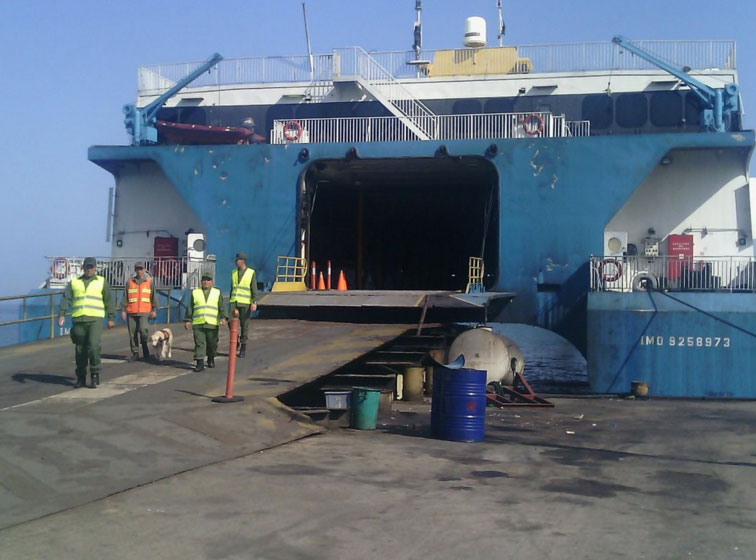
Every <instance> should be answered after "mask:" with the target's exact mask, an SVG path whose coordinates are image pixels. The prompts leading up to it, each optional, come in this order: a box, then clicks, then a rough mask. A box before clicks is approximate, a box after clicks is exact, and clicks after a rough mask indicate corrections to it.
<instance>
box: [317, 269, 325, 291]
mask: <svg viewBox="0 0 756 560" xmlns="http://www.w3.org/2000/svg"><path fill="white" fill-rule="evenodd" d="M318 290H325V281H324V280H323V273H322V272H321V273H320V277H319V278H318Z"/></svg>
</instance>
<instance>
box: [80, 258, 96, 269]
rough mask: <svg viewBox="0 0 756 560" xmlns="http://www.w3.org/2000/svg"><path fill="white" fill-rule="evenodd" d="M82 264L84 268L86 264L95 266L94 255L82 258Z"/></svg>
mask: <svg viewBox="0 0 756 560" xmlns="http://www.w3.org/2000/svg"><path fill="white" fill-rule="evenodd" d="M83 266H84V268H87V267H88V266H97V259H95V258H94V257H87V258H86V259H84V263H83Z"/></svg>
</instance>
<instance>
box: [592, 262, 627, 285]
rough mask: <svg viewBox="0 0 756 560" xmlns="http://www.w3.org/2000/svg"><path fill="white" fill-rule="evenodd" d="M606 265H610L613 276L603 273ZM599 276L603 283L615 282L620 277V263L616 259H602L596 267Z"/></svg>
mask: <svg viewBox="0 0 756 560" xmlns="http://www.w3.org/2000/svg"><path fill="white" fill-rule="evenodd" d="M606 265H612V266H613V267H614V274H608V273H605V272H604V267H605V266H606ZM598 272H599V276H600V277H601V279H602V280H603V281H604V282H615V281H617V280H619V277H620V276H622V263H621V262H619V261H618V260H617V259H604V260H603V261H601V264H599V267H598Z"/></svg>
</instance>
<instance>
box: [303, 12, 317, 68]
mask: <svg viewBox="0 0 756 560" xmlns="http://www.w3.org/2000/svg"><path fill="white" fill-rule="evenodd" d="M302 15H303V16H304V25H305V38H306V39H307V57H308V58H309V59H310V81H312V80H314V79H315V68H314V66H315V65H314V63H313V60H312V49H311V48H310V29H309V28H308V27H307V7H306V6H305V3H304V2H302Z"/></svg>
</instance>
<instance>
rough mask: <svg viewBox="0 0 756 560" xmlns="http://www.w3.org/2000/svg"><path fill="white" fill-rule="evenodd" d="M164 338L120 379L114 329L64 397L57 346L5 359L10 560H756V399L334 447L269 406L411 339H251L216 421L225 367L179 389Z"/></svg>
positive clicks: (2, 514)
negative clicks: (82, 379) (96, 368)
mask: <svg viewBox="0 0 756 560" xmlns="http://www.w3.org/2000/svg"><path fill="white" fill-rule="evenodd" d="M170 328H172V329H173V331H174V336H175V340H174V347H173V359H172V361H169V362H164V363H162V364H153V363H146V362H134V363H127V362H126V361H125V358H126V357H127V356H128V355H129V349H128V341H127V335H126V331H125V329H122V328H121V329H114V330H112V331H107V332H105V333H104V334H103V357H104V362H105V363H104V364H103V371H102V384H101V386H100V388H98V389H77V390H73V389H71V386H72V385H73V381H74V375H73V347H72V345H71V343H70V341H69V340H68V339H67V338H59V339H55V340H52V341H44V342H38V343H35V344H29V345H20V346H15V347H10V348H4V349H2V350H0V542H2V557H3V559H4V560H15V559H21V558H37V559H44V558H56V559H59V558H98V557H102V555H103V554H104V553H105V551H107V556H108V557H109V558H114V559H131V558H146V557H154V558H161V559H172V558H176V559H178V558H224V559H236V558H239V559H241V558H264V559H268V558H270V559H284V558H285V559H295V558H302V559H304V558H349V557H354V554H355V551H360V552H359V556H360V557H361V558H406V559H410V558H424V557H430V558H440V559H446V558H449V559H452V558H461V557H469V558H480V557H488V556H494V555H496V556H499V557H530V556H533V555H536V554H538V555H539V557H542V558H553V559H559V558H566V557H571V558H581V559H604V558H607V557H616V558H633V559H637V558H688V557H692V558H728V559H730V558H735V559H739V558H744V559H745V558H752V557H753V556H754V552H755V551H756V531H755V530H754V529H755V528H756V508H755V507H754V506H753V504H754V503H756V485H755V484H754V482H756V460H755V459H754V457H756V440H755V439H754V437H753V435H754V429H753V426H754V425H756V403H754V402H752V401H728V402H722V401H702V400H668V399H653V398H651V399H648V400H637V399H628V398H625V396H621V395H618V396H608V397H593V396H582V397H560V396H558V395H550V396H549V398H550V400H552V401H553V402H554V403H555V405H556V406H555V407H554V408H553V409H548V410H534V409H488V411H487V413H486V428H485V429H486V437H485V441H484V442H482V443H476V444H469V443H468V444H463V443H455V442H448V441H440V440H436V439H431V438H430V434H429V418H430V404H429V403H428V402H427V401H426V402H420V403H404V402H394V403H393V405H392V407H391V410H390V411H389V413H387V414H383V415H381V417H380V418H379V423H378V428H377V429H376V430H375V431H359V430H351V429H327V428H325V427H323V426H322V425H318V424H315V423H313V422H312V421H311V420H310V418H309V417H307V416H305V415H303V414H300V413H298V412H297V411H295V410H293V409H291V408H288V407H286V406H284V405H283V404H281V403H280V402H279V401H278V399H277V398H276V397H277V396H278V395H281V394H284V393H286V392H289V391H291V390H293V389H295V388H297V387H300V386H303V385H305V384H307V383H311V382H313V381H314V380H316V379H319V378H320V377H322V376H324V375H326V374H328V373H330V372H332V371H335V370H337V369H339V368H340V367H342V366H343V365H344V364H347V363H349V362H352V361H354V360H355V359H357V358H358V357H360V356H363V355H365V354H367V353H369V352H371V351H374V350H375V349H376V348H378V347H379V346H381V345H383V344H384V343H386V342H388V341H390V340H393V339H395V338H397V337H400V336H401V335H402V334H403V333H404V332H405V331H406V330H407V326H406V325H404V326H401V325H357V324H337V323H323V322H307V321H293V320H286V321H283V320H281V321H279V320H266V321H254V322H253V324H252V327H251V329H250V340H249V344H248V347H247V356H246V357H245V358H244V359H242V360H238V361H237V374H236V379H237V383H236V385H235V393H236V394H240V395H243V396H244V397H245V400H244V402H242V403H234V404H217V403H213V402H211V398H212V397H214V396H218V395H221V394H223V392H224V389H225V379H226V375H225V372H226V363H227V362H226V358H225V356H224V355H221V356H219V357H218V358H217V360H216V363H217V367H216V368H215V369H214V370H205V372H202V373H194V372H192V371H191V369H190V368H191V365H192V364H191V361H192V360H191V334H190V332H188V331H185V330H184V329H183V327H182V326H181V325H180V324H179V325H175V324H174V325H170ZM221 335H222V336H221V344H220V349H222V350H224V351H225V349H227V347H228V330H227V329H222V330H221ZM408 356H409V355H408ZM402 357H403V356H401V355H397V356H394V358H396V359H400V358H402ZM315 436H317V437H315Z"/></svg>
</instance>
